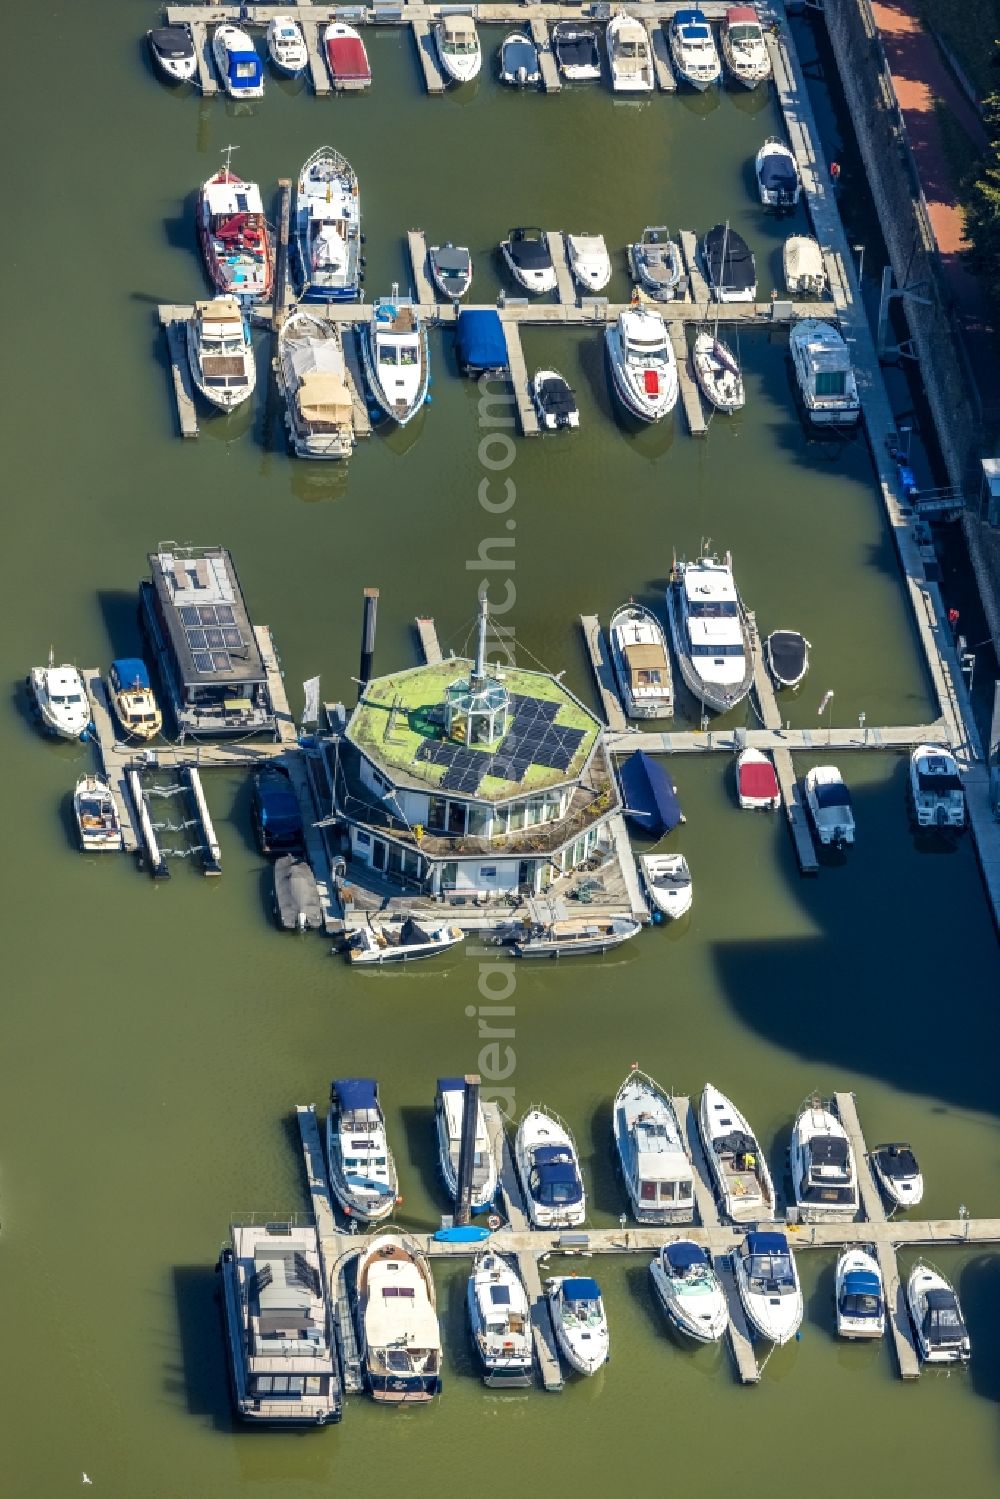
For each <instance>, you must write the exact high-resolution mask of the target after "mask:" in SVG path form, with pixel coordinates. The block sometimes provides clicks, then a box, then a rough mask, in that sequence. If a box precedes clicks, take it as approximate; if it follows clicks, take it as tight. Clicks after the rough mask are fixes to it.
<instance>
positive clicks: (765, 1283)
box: [733, 1229, 802, 1346]
mask: <svg viewBox="0 0 1000 1499" xmlns="http://www.w3.org/2000/svg"><path fill="white" fill-rule="evenodd" d="M733 1270H734V1272H735V1276H736V1288H737V1290H738V1291H739V1293H740V1300H741V1301H742V1303H743V1310H744V1311H745V1312H746V1314H747V1321H748V1322H749V1323H750V1324H751V1326H752V1327H753V1329H754V1330H755V1331H756V1332H757V1333H759V1335H760V1336H761V1337H762V1338H766V1339H767V1340H768V1341H769V1342H771V1343H776V1344H778V1345H779V1346H780V1345H781V1344H783V1343H787V1342H789V1341H790V1340H791V1339H792V1338H794V1336H795V1334H796V1333H797V1332H798V1330H799V1328H800V1327H801V1325H802V1289H801V1287H800V1285H799V1272H798V1269H797V1268H796V1265H795V1256H794V1255H793V1254H792V1251H791V1249H790V1248H789V1245H788V1240H787V1239H786V1238H785V1235H784V1234H782V1233H777V1232H776V1231H775V1230H773V1229H771V1230H769V1231H767V1232H757V1233H748V1234H747V1236H746V1238H745V1239H744V1241H743V1243H742V1245H741V1246H740V1248H739V1249H738V1250H735V1251H734V1252H733Z"/></svg>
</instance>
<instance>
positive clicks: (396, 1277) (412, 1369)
mask: <svg viewBox="0 0 1000 1499" xmlns="http://www.w3.org/2000/svg"><path fill="white" fill-rule="evenodd" d="M357 1311H358V1315H357V1320H358V1326H359V1331H360V1333H361V1357H362V1361H363V1363H364V1366H365V1377H366V1379H367V1382H368V1388H369V1390H370V1391H371V1396H372V1399H373V1400H377V1401H379V1402H384V1403H386V1404H390V1405H425V1404H427V1403H428V1402H429V1401H431V1400H433V1399H434V1396H435V1395H439V1394H440V1393H441V1327H440V1324H439V1322H438V1317H437V1292H436V1290H435V1288H434V1276H433V1275H432V1274H431V1267H430V1262H429V1261H428V1259H427V1256H426V1255H424V1254H421V1252H420V1250H419V1249H418V1248H417V1246H416V1245H415V1244H412V1243H411V1242H410V1241H409V1240H408V1239H404V1238H403V1237H402V1236H401V1235H398V1234H378V1235H377V1236H376V1237H375V1238H374V1239H368V1240H366V1242H365V1248H364V1249H363V1250H362V1252H361V1255H360V1257H359V1259H358V1269H357Z"/></svg>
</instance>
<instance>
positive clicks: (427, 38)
mask: <svg viewBox="0 0 1000 1499" xmlns="http://www.w3.org/2000/svg"><path fill="white" fill-rule="evenodd" d="M410 24H411V26H412V29H413V40H414V42H415V43H416V47H417V56H418V57H419V58H420V66H421V67H422V68H423V70H424V83H425V85H426V87H427V92H428V93H429V94H443V93H444V92H445V90H446V89H447V87H448V79H447V78H446V76H445V73H444V69H443V68H442V67H441V59H440V57H439V56H438V49H437V43H436V41H435V39H434V36H433V34H432V32H431V28H430V24H429V23H428V22H427V21H426V20H419V21H412V22H411V23H410Z"/></svg>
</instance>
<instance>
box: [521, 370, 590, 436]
mask: <svg viewBox="0 0 1000 1499" xmlns="http://www.w3.org/2000/svg"><path fill="white" fill-rule="evenodd" d="M531 404H532V405H533V406H534V408H535V413H536V415H537V417H538V424H539V426H540V427H543V428H544V429H545V431H547V432H558V431H561V430H568V429H569V428H573V427H579V425H580V408H579V407H578V406H577V404H576V398H575V397H574V395H573V389H572V386H571V385H570V383H569V381H568V380H566V379H564V377H563V376H562V375H560V373H559V371H558V370H539V371H538V372H537V373H536V374H535V375H533V376H532V380H531Z"/></svg>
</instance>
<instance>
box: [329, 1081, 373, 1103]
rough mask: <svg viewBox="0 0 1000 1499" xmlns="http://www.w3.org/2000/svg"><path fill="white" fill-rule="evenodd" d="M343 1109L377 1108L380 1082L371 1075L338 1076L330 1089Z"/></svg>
mask: <svg viewBox="0 0 1000 1499" xmlns="http://www.w3.org/2000/svg"><path fill="white" fill-rule="evenodd" d="M330 1091H331V1092H332V1093H336V1095H337V1101H338V1103H339V1104H340V1107H341V1108H342V1109H351V1110H353V1109H377V1108H378V1084H377V1083H376V1082H375V1081H374V1080H373V1079H372V1078H370V1077H338V1078H335V1079H334V1083H333V1087H332V1088H331V1090H330Z"/></svg>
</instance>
